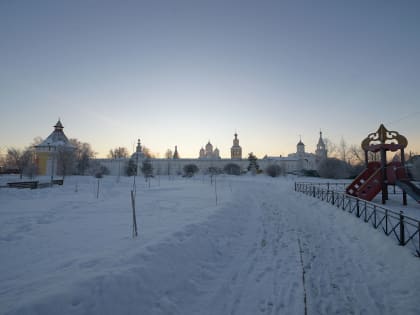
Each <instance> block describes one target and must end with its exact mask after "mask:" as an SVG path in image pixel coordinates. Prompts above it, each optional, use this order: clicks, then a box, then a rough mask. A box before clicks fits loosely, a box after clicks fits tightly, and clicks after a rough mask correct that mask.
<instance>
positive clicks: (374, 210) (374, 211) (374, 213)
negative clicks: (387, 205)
mask: <svg viewBox="0 0 420 315" xmlns="http://www.w3.org/2000/svg"><path fill="white" fill-rule="evenodd" d="M373 226H374V227H375V229H376V228H377V226H376V205H373Z"/></svg>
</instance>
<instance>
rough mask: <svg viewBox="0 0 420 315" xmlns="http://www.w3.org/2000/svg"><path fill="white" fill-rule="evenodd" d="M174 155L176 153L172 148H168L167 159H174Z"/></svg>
mask: <svg viewBox="0 0 420 315" xmlns="http://www.w3.org/2000/svg"><path fill="white" fill-rule="evenodd" d="M173 155H174V153H173V152H172V150H171V149H168V150H166V152H165V159H172V156H173Z"/></svg>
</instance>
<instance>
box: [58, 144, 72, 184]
mask: <svg viewBox="0 0 420 315" xmlns="http://www.w3.org/2000/svg"><path fill="white" fill-rule="evenodd" d="M75 160H76V158H75V152H74V150H71V149H68V148H65V147H58V148H57V171H58V174H59V175H62V176H63V178H64V177H65V176H66V175H71V174H73V172H74V169H75Z"/></svg>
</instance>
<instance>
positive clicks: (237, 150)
mask: <svg viewBox="0 0 420 315" xmlns="http://www.w3.org/2000/svg"><path fill="white" fill-rule="evenodd" d="M230 158H231V159H232V160H241V159H242V148H241V146H240V145H239V139H238V134H237V133H236V132H235V138H234V139H233V146H232V148H231V149H230Z"/></svg>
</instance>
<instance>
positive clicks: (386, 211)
mask: <svg viewBox="0 0 420 315" xmlns="http://www.w3.org/2000/svg"><path fill="white" fill-rule="evenodd" d="M385 234H386V235H388V209H385Z"/></svg>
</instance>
